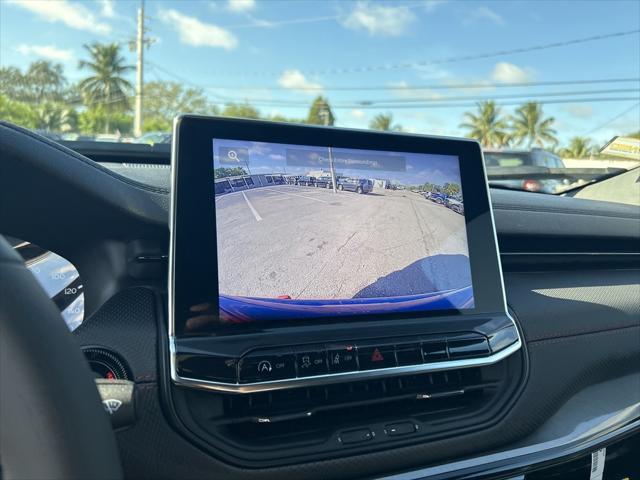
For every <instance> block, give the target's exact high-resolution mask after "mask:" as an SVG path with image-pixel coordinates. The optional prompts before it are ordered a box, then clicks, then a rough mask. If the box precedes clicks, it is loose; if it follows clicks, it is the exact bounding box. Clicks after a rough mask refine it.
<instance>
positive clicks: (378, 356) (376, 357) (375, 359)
mask: <svg viewBox="0 0 640 480" xmlns="http://www.w3.org/2000/svg"><path fill="white" fill-rule="evenodd" d="M383 360H384V357H383V356H382V353H380V350H378V349H377V348H376V349H375V350H374V351H373V353H372V354H371V361H372V362H381V361H383Z"/></svg>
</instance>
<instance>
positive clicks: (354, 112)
mask: <svg viewBox="0 0 640 480" xmlns="http://www.w3.org/2000/svg"><path fill="white" fill-rule="evenodd" d="M349 115H351V116H352V117H353V118H355V119H357V120H362V119H363V118H364V117H365V116H366V115H367V114H366V113H365V112H364V111H362V110H360V109H359V108H354V109H353V110H351V111H350V112H349Z"/></svg>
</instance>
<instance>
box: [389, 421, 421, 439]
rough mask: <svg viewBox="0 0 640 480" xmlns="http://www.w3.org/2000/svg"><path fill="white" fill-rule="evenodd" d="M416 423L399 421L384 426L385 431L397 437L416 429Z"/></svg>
mask: <svg viewBox="0 0 640 480" xmlns="http://www.w3.org/2000/svg"><path fill="white" fill-rule="evenodd" d="M416 429H417V428H416V425H415V424H414V423H413V422H398V423H392V424H390V425H387V426H386V427H384V431H385V433H386V434H387V435H388V436H390V437H397V436H400V435H408V434H410V433H413V432H415V431H416Z"/></svg>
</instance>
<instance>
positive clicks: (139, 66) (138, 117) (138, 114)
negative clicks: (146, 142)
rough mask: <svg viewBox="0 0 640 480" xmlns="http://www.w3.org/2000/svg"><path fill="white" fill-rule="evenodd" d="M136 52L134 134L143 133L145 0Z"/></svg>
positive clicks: (141, 7)
mask: <svg viewBox="0 0 640 480" xmlns="http://www.w3.org/2000/svg"><path fill="white" fill-rule="evenodd" d="M136 52H137V54H138V59H137V62H136V105H135V116H134V120H133V135H134V136H136V137H139V136H140V135H142V94H143V92H142V89H143V81H144V76H143V69H144V59H143V57H144V0H140V8H138V35H137V37H136Z"/></svg>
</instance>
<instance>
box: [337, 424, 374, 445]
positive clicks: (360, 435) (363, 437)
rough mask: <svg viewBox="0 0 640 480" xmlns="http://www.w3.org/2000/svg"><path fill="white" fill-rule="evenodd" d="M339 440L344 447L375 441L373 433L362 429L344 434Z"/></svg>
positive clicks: (367, 429)
mask: <svg viewBox="0 0 640 480" xmlns="http://www.w3.org/2000/svg"><path fill="white" fill-rule="evenodd" d="M338 438H339V439H340V443H342V444H343V445H348V444H350V443H360V442H366V441H368V440H371V439H373V432H372V431H371V429H369V428H360V429H358V430H349V431H348V432H342V433H341V434H340V436H339V437H338Z"/></svg>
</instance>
